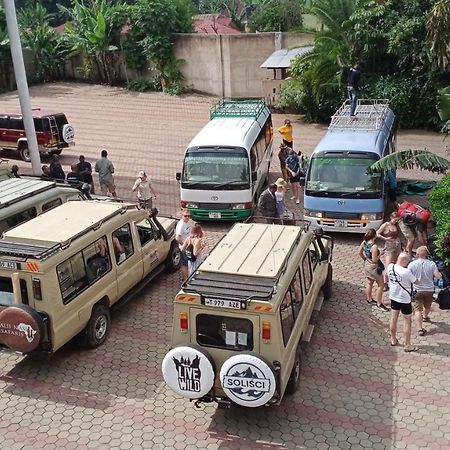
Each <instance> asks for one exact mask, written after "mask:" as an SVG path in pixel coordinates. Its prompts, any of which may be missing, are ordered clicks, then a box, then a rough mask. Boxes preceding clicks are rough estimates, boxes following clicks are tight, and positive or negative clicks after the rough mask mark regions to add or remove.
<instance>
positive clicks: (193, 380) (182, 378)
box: [162, 345, 216, 399]
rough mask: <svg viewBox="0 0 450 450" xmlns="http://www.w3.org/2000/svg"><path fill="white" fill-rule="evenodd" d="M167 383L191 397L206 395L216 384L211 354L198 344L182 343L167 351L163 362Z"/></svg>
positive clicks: (185, 395)
mask: <svg viewBox="0 0 450 450" xmlns="http://www.w3.org/2000/svg"><path fill="white" fill-rule="evenodd" d="M162 374H163V377H164V381H165V382H166V384H167V385H168V386H169V387H170V388H171V389H172V390H173V391H174V392H176V393H177V394H179V395H181V396H182V397H186V398H189V399H197V398H200V397H203V396H204V395H206V394H207V393H208V392H209V391H210V390H211V389H212V387H213V385H214V379H215V378H216V367H215V364H214V361H213V359H212V358H211V356H210V355H209V354H208V353H207V352H206V351H205V350H203V349H202V348H201V347H199V346H197V345H180V346H178V347H175V348H173V349H172V350H170V351H169V353H167V355H166V356H165V357H164V359H163V362H162Z"/></svg>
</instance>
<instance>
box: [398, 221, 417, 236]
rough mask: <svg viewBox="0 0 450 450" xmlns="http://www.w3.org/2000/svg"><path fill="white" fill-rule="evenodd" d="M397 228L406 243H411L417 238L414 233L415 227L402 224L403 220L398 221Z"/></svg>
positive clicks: (415, 232)
mask: <svg viewBox="0 0 450 450" xmlns="http://www.w3.org/2000/svg"><path fill="white" fill-rule="evenodd" d="M398 226H399V228H400V231H401V232H402V233H403V236H405V238H406V239H407V240H408V241H412V240H413V239H415V238H416V237H417V231H416V227H415V225H406V223H405V222H403V220H400V221H399V222H398Z"/></svg>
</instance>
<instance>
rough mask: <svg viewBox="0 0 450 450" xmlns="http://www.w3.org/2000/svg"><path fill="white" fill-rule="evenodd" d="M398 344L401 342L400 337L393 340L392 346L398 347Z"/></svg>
mask: <svg viewBox="0 0 450 450" xmlns="http://www.w3.org/2000/svg"><path fill="white" fill-rule="evenodd" d="M398 344H400V342H399V341H398V339H396V340H395V341H391V346H392V347H396V346H397V345H398Z"/></svg>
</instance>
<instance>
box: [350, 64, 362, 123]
mask: <svg viewBox="0 0 450 450" xmlns="http://www.w3.org/2000/svg"><path fill="white" fill-rule="evenodd" d="M347 91H348V98H349V100H350V117H356V116H355V113H356V106H357V105H358V97H359V95H360V93H361V91H362V86H361V63H359V62H358V63H356V64H355V65H354V66H353V67H350V68H349V69H348V72H347Z"/></svg>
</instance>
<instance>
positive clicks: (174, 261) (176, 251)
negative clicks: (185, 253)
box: [172, 248, 181, 267]
mask: <svg viewBox="0 0 450 450" xmlns="http://www.w3.org/2000/svg"><path fill="white" fill-rule="evenodd" d="M180 261H181V252H180V250H179V249H178V248H175V249H174V251H173V253H172V264H173V266H174V267H177V266H178V264H180Z"/></svg>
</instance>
